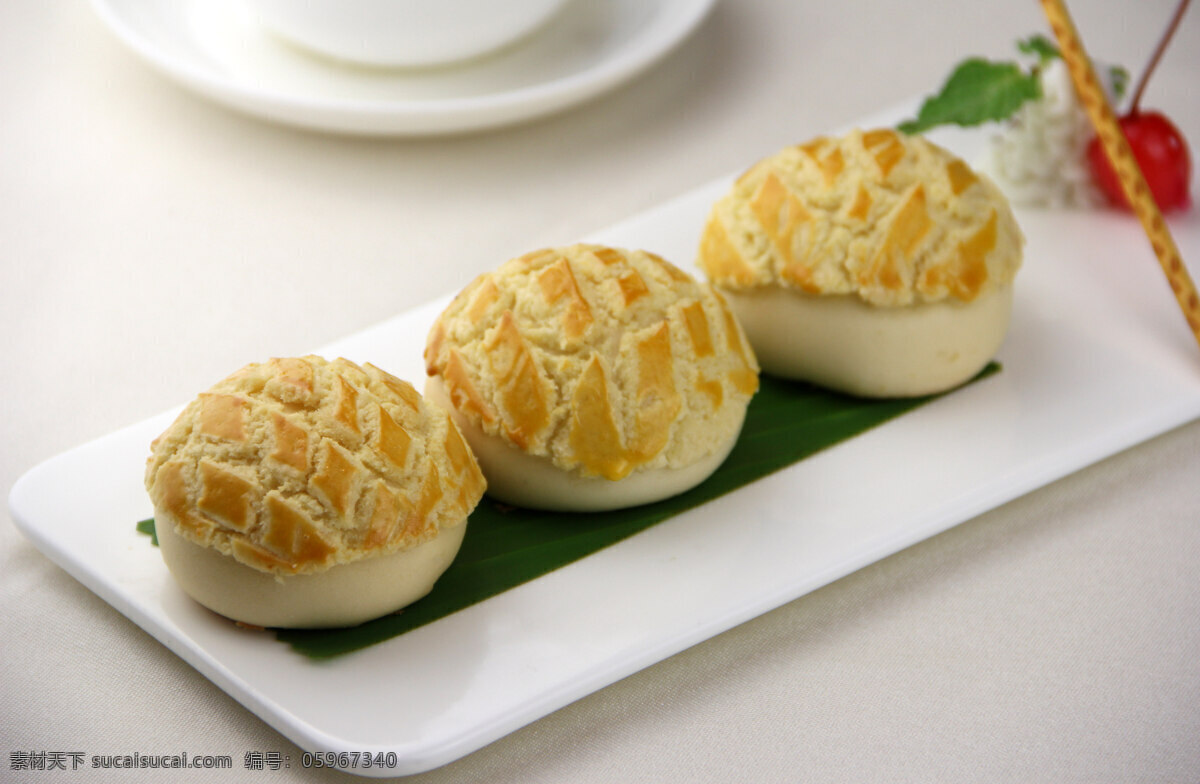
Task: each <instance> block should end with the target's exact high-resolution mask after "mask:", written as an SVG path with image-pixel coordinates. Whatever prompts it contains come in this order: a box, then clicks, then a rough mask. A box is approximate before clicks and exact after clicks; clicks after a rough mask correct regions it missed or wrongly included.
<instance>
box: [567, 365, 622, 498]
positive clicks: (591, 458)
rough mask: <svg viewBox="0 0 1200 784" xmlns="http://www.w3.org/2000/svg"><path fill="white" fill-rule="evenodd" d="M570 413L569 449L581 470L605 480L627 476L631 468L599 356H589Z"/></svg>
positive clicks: (576, 388)
mask: <svg viewBox="0 0 1200 784" xmlns="http://www.w3.org/2000/svg"><path fill="white" fill-rule="evenodd" d="M571 412H572V416H571V447H572V449H573V450H574V452H575V458H576V459H577V460H578V461H579V463H580V465H582V466H583V468H584V470H585V471H586V472H587V473H588V474H591V475H594V476H602V477H604V478H605V479H621V478H623V477H625V476H628V475H629V472H630V471H632V470H633V465H632V464H631V463H630V462H629V461H628V460H627V459H626V457H625V449H624V447H623V446H622V445H621V434H620V432H618V430H617V423H616V421H615V420H614V419H613V410H612V404H611V403H610V402H609V396H608V380H607V379H606V378H605V374H604V366H603V365H602V364H601V363H600V357H599V356H595V355H593V356H592V359H591V361H590V362H588V364H587V367H586V369H585V370H584V371H583V375H582V376H581V377H580V379H579V383H578V384H577V385H576V386H575V395H574V397H573V398H572V400H571Z"/></svg>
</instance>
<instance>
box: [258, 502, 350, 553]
mask: <svg viewBox="0 0 1200 784" xmlns="http://www.w3.org/2000/svg"><path fill="white" fill-rule="evenodd" d="M266 506H267V520H266V524H265V525H264V529H265V532H264V535H263V540H262V541H263V544H264V545H266V546H267V548H269V549H270V550H271V551H272V552H273V553H275V554H276V555H278V556H279V557H280V558H281V559H282V560H283V561H285V562H286V563H287V564H288V566H289V571H292V572H297V571H299V570H300V568H301V567H302V566H304V565H306V564H319V563H323V562H324V561H325V560H326V559H327V558H329V556H330V555H332V554H333V552H334V548H333V547H332V546H331V545H330V544H329V543H328V542H326V541H325V540H324V539H323V538H322V537H321V535H320V534H319V533H317V528H316V526H315V525H314V524H313V521H312V520H310V519H309V518H308V517H307V516H306V515H305V514H304V513H303V512H301V511H299V510H298V509H296V508H294V507H293V506H292V505H291V504H289V503H288V502H287V501H285V500H284V499H283V498H282V497H281V496H280V495H279V494H278V493H277V492H275V491H272V492H270V493H268V494H267V498H266Z"/></svg>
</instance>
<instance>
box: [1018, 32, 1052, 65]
mask: <svg viewBox="0 0 1200 784" xmlns="http://www.w3.org/2000/svg"><path fill="white" fill-rule="evenodd" d="M1017 49H1018V50H1019V51H1021V52H1022V53H1024V54H1032V55H1035V56H1036V57H1037V58H1038V62H1039V63H1045V62H1046V61H1048V60H1053V59H1055V58H1056V57H1062V52H1060V51H1058V46H1057V45H1056V44H1055V43H1054V42H1053V41H1051V40H1050V39H1049V38H1047V37H1046V36H1044V35H1031V36H1029V37H1028V38H1026V39H1025V40H1024V41H1017Z"/></svg>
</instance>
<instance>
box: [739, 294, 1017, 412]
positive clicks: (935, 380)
mask: <svg viewBox="0 0 1200 784" xmlns="http://www.w3.org/2000/svg"><path fill="white" fill-rule="evenodd" d="M721 293H722V294H724V295H725V298H726V300H727V301H728V302H729V306H730V308H731V309H732V310H733V312H734V313H735V315H737V317H738V319H739V321H741V324H742V328H743V329H744V330H745V332H746V337H747V338H748V339H749V341H750V344H751V345H752V346H753V347H754V351H755V353H756V354H757V355H758V362H759V365H760V366H761V367H762V369H763V372H766V373H770V374H772V375H775V376H780V377H783V378H790V379H797V380H802V381H809V382H812V383H814V384H819V385H821V386H824V387H828V388H830V389H835V390H838V391H840V392H846V393H849V394H852V395H859V396H862V397H912V396H917V395H927V394H932V393H935V392H942V391H945V390H947V389H951V388H953V387H955V386H958V385H959V384H962V383H963V382H965V381H967V380H969V379H970V378H972V377H973V376H974V375H975V374H976V373H978V372H979V371H980V370H982V369H983V367H984V365H986V364H987V363H988V361H989V360H990V359H991V358H992V357H993V356H995V354H996V351H997V350H998V349H999V348H1000V345H1001V343H1003V342H1004V336H1005V334H1006V333H1007V332H1008V324H1009V318H1010V314H1011V312H1012V286H1011V285H1005V286H1001V287H999V288H997V289H994V290H992V291H989V292H986V293H984V294H981V295H980V296H979V297H977V298H976V299H975V300H973V301H972V302H969V303H963V302H960V301H958V300H946V301H941V302H931V303H922V304H917V305H909V306H904V307H878V306H875V305H869V304H867V303H865V302H863V301H862V300H860V299H859V298H858V297H855V296H853V295H826V296H819V295H810V294H804V293H801V292H797V291H794V290H791V289H784V288H781V287H779V286H772V287H770V288H764V289H755V290H750V291H731V290H726V289H722V292H721Z"/></svg>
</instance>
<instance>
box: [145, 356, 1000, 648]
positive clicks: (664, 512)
mask: <svg viewBox="0 0 1200 784" xmlns="http://www.w3.org/2000/svg"><path fill="white" fill-rule="evenodd" d="M999 369H1000V367H999V365H997V364H996V363H991V364H989V365H988V366H987V367H986V368H984V370H983V371H981V372H980V374H979V375H978V376H976V378H975V379H974V380H975V381H978V380H979V379H980V378H983V377H985V376H988V375H991V374H992V373H995V372H997V371H998V370H999ZM760 381H761V386H760V388H759V391H758V393H757V394H756V395H755V396H754V398H753V400H751V402H750V407H749V409H748V410H747V412H746V422H745V424H744V425H743V427H742V433H741V436H740V437H739V439H738V442H737V445H736V446H735V447H734V449H733V451H732V452H731V453H730V455H729V457H728V458H727V459H726V461H725V462H724V463H723V464H722V465H721V467H720V468H719V469H717V471H716V472H715V473H714V474H713V475H712V476H711V477H709V478H708V479H707V480H706V481H705V482H703V483H702V484H700V485H699V486H697V487H695V488H693V489H692V490H689V491H688V492H686V493H683V494H682V495H678V496H675V497H673V498H668V499H666V500H664V501H660V502H658V503H654V504H648V505H645V506H638V507H633V508H631V509H619V510H616V511H612V512H593V513H569V512H540V511H533V510H529V509H517V508H513V507H509V506H504V505H502V504H499V503H496V502H494V501H492V500H491V499H490V498H488V497H486V496H485V497H484V499H483V501H481V502H480V504H479V506H478V507H476V509H475V511H474V512H472V514H471V517H470V520H469V521H468V526H467V535H466V538H465V539H464V541H463V545H462V549H461V550H460V551H459V553H458V556H457V557H456V558H455V560H454V563H453V564H451V566H450V568H449V569H447V570H446V573H445V574H443V575H442V577H441V579H440V580H438V582H437V585H435V586H434V589H433V591H432V592H430V594H429V595H428V596H426V597H425V598H423V599H421V600H420V601H418V602H416V603H414V604H412V605H409V606H408V607H406V608H404V609H403V610H401V611H399V612H397V613H394V614H392V615H387V616H384V617H383V618H378V619H376V620H373V621H368V622H367V623H364V624H362V625H360V626H354V627H350V628H345V629H314V630H308V629H276V630H274V631H275V635H276V637H277V638H278V639H279V640H281V641H283V642H286V643H288V644H289V645H291V646H292V648H293V649H294V650H296V651H297V652H298V653H301V654H303V655H305V656H309V657H312V658H314V659H327V658H332V657H335V656H340V655H342V654H345V653H350V652H351V651H355V650H359V649H361V648H365V647H367V646H370V645H374V644H375V643H378V642H382V641H384V640H388V639H391V638H392V637H395V636H397V635H400V634H404V633H405V632H407V631H410V630H412V629H415V628H417V627H418V626H423V625H424V624H427V623H430V622H432V621H436V620H437V619H438V618H442V617H444V616H447V615H449V614H451V613H453V612H456V611H458V610H461V609H463V608H465V607H469V606H471V605H473V604H476V603H478V602H481V601H483V600H485V599H487V598H489V597H491V596H495V595H497V594H499V593H502V592H504V591H506V590H508V589H510V588H514V587H516V586H518V585H521V584H522V583H526V582H528V581H530V580H533V579H535V578H537V577H539V576H541V575H543V574H546V573H548V572H551V571H554V570H555V569H558V568H559V567H561V566H565V565H567V564H569V563H571V562H572V561H576V560H578V559H580V558H583V557H584V556H587V555H590V554H591V553H594V552H596V551H598V550H601V549H603V548H605V547H608V546H609V545H612V544H615V543H617V542H619V541H621V540H622V539H625V538H627V537H629V536H632V535H633V534H636V533H638V532H639V531H642V530H644V529H646V528H649V527H650V526H652V525H654V524H655V523H659V522H661V521H663V520H665V519H667V518H668V517H671V516H672V515H676V514H679V513H680V512H683V511H686V510H688V509H691V508H693V507H696V506H699V505H700V504H703V503H706V502H707V501H711V500H712V499H714V498H716V497H718V496H720V495H724V494H725V493H728V492H730V491H731V490H736V489H737V488H739V487H742V486H744V485H747V484H749V483H750V482H753V481H754V480H756V479H759V478H761V477H764V476H766V475H767V474H770V473H773V472H775V471H778V470H779V469H781V468H785V467H786V466H789V465H791V464H793V463H795V462H797V461H800V460H803V459H804V458H806V457H808V456H809V455H811V454H813V453H815V452H818V451H820V450H822V449H824V448H826V447H829V446H832V445H834V444H836V443H839V442H841V441H845V440H846V439H848V438H852V437H853V436H855V435H858V434H860V433H862V432H864V431H866V430H869V429H870V428H872V427H875V426H877V425H880V424H883V423H884V422H886V421H888V420H889V419H892V418H894V417H897V416H899V415H901V414H904V413H906V412H908V411H911V410H913V409H915V408H917V407H918V406H921V405H923V404H924V403H926V402H928V401H929V400H931V399H933V398H934V397H936V396H929V397H921V398H907V399H890V400H870V399H865V398H855V397H849V396H846V395H840V394H837V393H835V392H830V391H828V390H824V389H821V388H819V387H815V386H812V385H809V384H801V383H795V382H789V381H783V380H780V379H776V378H772V377H770V376H763V377H762V378H761V379H760ZM138 530H139V531H142V532H143V533H147V534H150V535H152V536H153V533H154V527H153V521H152V520H144V521H142V522H141V523H139V524H138Z"/></svg>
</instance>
